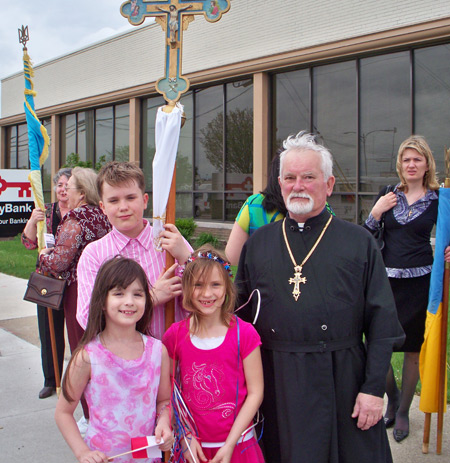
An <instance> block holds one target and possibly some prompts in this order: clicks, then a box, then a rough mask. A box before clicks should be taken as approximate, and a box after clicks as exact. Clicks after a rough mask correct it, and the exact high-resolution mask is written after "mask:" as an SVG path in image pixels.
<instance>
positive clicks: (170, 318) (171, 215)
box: [164, 165, 176, 331]
mask: <svg viewBox="0 0 450 463" xmlns="http://www.w3.org/2000/svg"><path fill="white" fill-rule="evenodd" d="M175 209H176V165H175V166H174V168H173V177H172V183H171V185H170V192H169V199H168V200H167V207H166V223H175ZM174 263H175V259H174V258H173V256H172V254H170V253H169V252H166V270H167V269H168V268H170V267H171V266H172V265H173V264H174ZM164 319H165V327H166V331H167V330H168V329H169V327H170V325H171V324H172V323H173V322H174V321H175V299H171V300H170V301H168V302H166V308H165V316H164Z"/></svg>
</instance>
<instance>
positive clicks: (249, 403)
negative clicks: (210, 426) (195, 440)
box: [211, 346, 264, 463]
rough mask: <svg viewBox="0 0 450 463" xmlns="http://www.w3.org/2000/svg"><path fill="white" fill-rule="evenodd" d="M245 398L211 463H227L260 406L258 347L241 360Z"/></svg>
mask: <svg viewBox="0 0 450 463" xmlns="http://www.w3.org/2000/svg"><path fill="white" fill-rule="evenodd" d="M243 365H244V375H245V382H246V384H247V398H246V399H245V401H244V403H243V404H242V408H241V410H240V411H239V414H238V416H237V417H236V419H235V420H234V423H233V426H232V427H231V430H230V433H229V434H228V437H227V440H226V441H225V444H224V446H223V447H221V448H220V449H219V451H218V452H217V453H216V456H215V457H214V458H213V459H212V460H211V463H229V461H230V460H231V456H232V454H233V451H234V448H235V447H236V443H237V441H238V440H239V438H240V437H241V434H242V433H243V432H244V431H245V430H246V429H247V427H248V425H249V423H251V421H252V420H253V417H254V416H255V415H256V412H257V411H258V409H259V406H260V405H261V402H262V399H263V395H264V378H263V368H262V361H261V350H260V348H259V346H258V347H257V348H256V349H255V350H253V352H252V353H251V354H249V355H247V357H245V359H244V360H243Z"/></svg>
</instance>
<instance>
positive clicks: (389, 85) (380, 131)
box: [359, 52, 411, 193]
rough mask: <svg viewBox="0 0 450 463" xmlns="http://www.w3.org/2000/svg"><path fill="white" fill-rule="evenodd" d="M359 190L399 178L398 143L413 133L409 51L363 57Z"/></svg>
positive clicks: (380, 185) (379, 187)
mask: <svg viewBox="0 0 450 463" xmlns="http://www.w3.org/2000/svg"><path fill="white" fill-rule="evenodd" d="M360 69H361V70H360V72H361V73H360V76H361V115H360V118H361V129H360V140H359V143H360V147H359V149H360V157H359V162H360V169H359V174H360V190H361V191H368V192H374V193H375V192H376V193H378V191H379V190H380V189H381V188H382V187H383V186H385V185H388V184H392V183H394V182H395V181H396V180H397V178H398V177H397V172H396V169H395V164H396V157H397V150H398V146H399V144H400V143H401V142H402V141H403V140H404V139H406V138H407V137H408V136H409V135H410V134H411V98H410V96H411V95H410V88H411V84H410V58H409V52H401V53H392V54H389V55H383V56H374V57H370V58H365V59H362V60H361V65H360Z"/></svg>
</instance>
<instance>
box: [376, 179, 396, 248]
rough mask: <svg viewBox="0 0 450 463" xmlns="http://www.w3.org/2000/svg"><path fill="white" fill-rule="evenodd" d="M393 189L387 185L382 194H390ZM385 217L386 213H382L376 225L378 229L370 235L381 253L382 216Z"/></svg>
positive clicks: (382, 240)
mask: <svg viewBox="0 0 450 463" xmlns="http://www.w3.org/2000/svg"><path fill="white" fill-rule="evenodd" d="M394 189H395V187H393V186H391V185H388V186H387V187H386V192H385V193H384V194H385V195H386V194H388V193H390V192H391V191H394ZM383 196H384V195H383ZM385 215H386V212H383V214H382V215H381V218H380V223H379V224H378V227H377V228H376V229H375V230H374V231H373V232H372V235H373V237H374V238H375V241H376V242H377V244H378V247H379V248H380V251H382V250H383V248H384V216H385Z"/></svg>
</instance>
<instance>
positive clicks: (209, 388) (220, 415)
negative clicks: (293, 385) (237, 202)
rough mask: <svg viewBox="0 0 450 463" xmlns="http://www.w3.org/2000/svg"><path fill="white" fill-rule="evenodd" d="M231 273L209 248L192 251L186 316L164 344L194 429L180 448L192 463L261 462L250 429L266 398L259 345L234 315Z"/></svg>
mask: <svg viewBox="0 0 450 463" xmlns="http://www.w3.org/2000/svg"><path fill="white" fill-rule="evenodd" d="M229 274H230V276H231V272H230V264H228V262H225V261H224V259H223V257H222V256H221V255H220V254H219V253H218V252H217V251H216V250H215V249H214V248H211V247H209V246H204V247H202V248H200V249H199V250H198V251H196V252H194V253H193V254H192V255H191V257H190V258H189V259H188V262H187V264H186V269H185V270H184V273H183V278H182V286H183V306H184V307H185V309H186V310H188V311H189V312H190V313H191V314H190V316H189V317H188V318H187V319H186V320H183V321H181V322H178V323H175V324H173V325H172V326H171V327H170V328H169V329H168V330H167V332H166V334H165V335H164V337H163V343H164V344H165V346H166V347H167V350H168V352H169V357H170V359H171V362H173V361H175V362H177V363H178V368H179V372H180V377H179V385H180V388H181V394H182V398H183V401H184V403H185V404H186V406H187V408H188V409H189V411H190V413H191V414H192V417H193V421H194V422H195V426H193V428H194V427H195V428H196V429H195V430H194V429H191V430H190V431H192V432H187V433H186V436H185V437H184V438H182V442H181V445H182V447H183V455H184V458H185V459H186V460H187V461H188V462H190V463H197V462H206V461H208V462H212V463H229V462H231V463H243V462H246V463H260V462H263V461H264V459H263V456H262V453H261V450H260V448H259V445H258V443H257V441H256V439H255V433H254V430H253V427H252V420H253V418H254V416H255V414H256V413H257V411H258V408H259V406H260V404H261V401H262V398H263V388H264V385H263V384H264V383H263V373H262V364H261V353H260V347H259V346H260V344H261V340H260V338H259V335H258V333H257V332H256V330H255V329H254V328H253V326H252V325H251V324H249V323H246V322H244V321H242V320H239V319H238V318H236V317H235V316H234V315H233V310H234V307H235V302H236V291H235V288H234V285H233V282H232V280H231V278H230V276H229ZM172 368H173V364H172V366H171V371H172ZM184 433H185V429H184V428H183V430H181V431H180V434H184Z"/></svg>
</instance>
